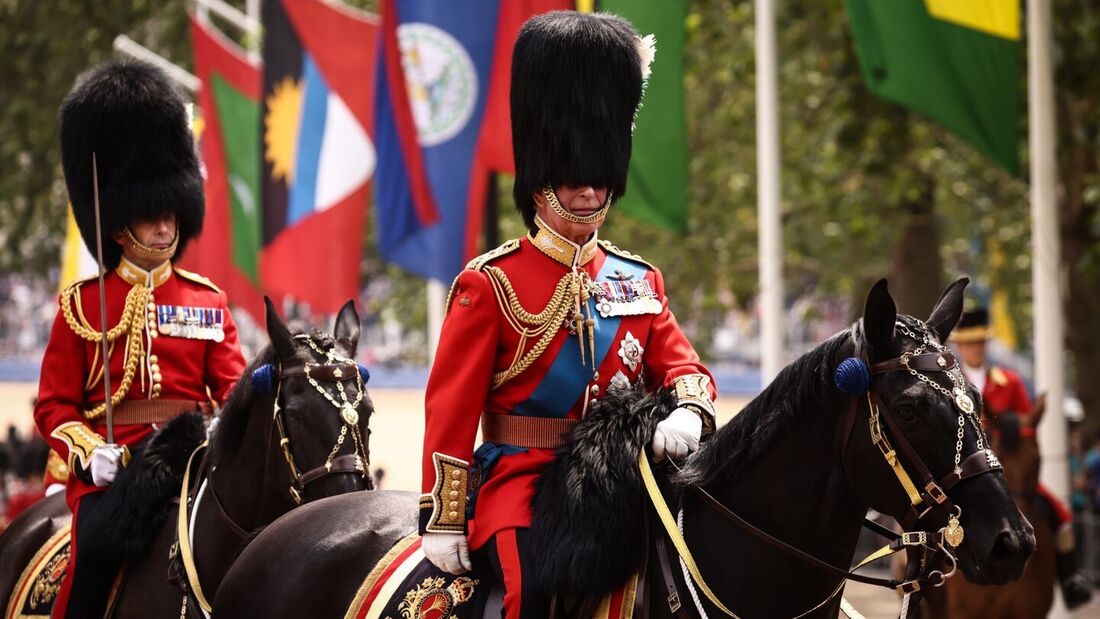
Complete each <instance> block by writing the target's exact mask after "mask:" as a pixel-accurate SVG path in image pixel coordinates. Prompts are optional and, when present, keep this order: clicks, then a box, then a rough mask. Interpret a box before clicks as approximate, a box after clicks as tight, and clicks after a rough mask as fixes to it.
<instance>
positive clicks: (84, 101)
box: [61, 61, 205, 269]
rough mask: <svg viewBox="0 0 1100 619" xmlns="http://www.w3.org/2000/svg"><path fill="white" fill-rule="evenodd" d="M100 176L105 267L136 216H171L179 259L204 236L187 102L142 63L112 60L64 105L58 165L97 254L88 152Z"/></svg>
mask: <svg viewBox="0 0 1100 619" xmlns="http://www.w3.org/2000/svg"><path fill="white" fill-rule="evenodd" d="M93 153H95V157H96V167H97V171H98V175H99V208H100V217H101V218H102V226H103V261H104V263H105V265H104V266H105V267H106V268H108V269H113V268H114V267H116V266H118V263H119V261H120V260H121V258H122V247H121V246H120V245H119V244H118V243H116V242H114V241H113V240H112V239H111V234H112V233H113V232H118V231H121V230H122V229H124V228H125V227H126V226H127V225H129V224H130V223H131V222H132V221H134V219H135V218H144V219H153V218H155V217H157V216H159V215H162V214H164V213H166V212H171V213H175V215H176V219H177V225H178V229H177V235H178V236H179V245H178V247H177V249H176V254H175V257H176V258H178V257H179V256H180V255H182V254H183V250H184V247H185V246H186V245H187V243H188V241H190V240H191V239H192V238H194V237H196V236H198V234H199V233H200V232H201V231H202V221H203V215H204V211H205V206H204V203H203V193H202V174H201V173H200V171H199V160H198V155H197V154H196V152H195V142H194V139H193V138H192V136H191V129H190V126H189V123H188V118H187V108H186V105H185V101H184V99H183V97H182V96H181V95H180V93H179V92H178V91H177V90H176V88H175V86H174V85H173V84H172V82H171V81H169V79H168V77H167V76H166V75H165V74H164V73H163V72H162V71H161V70H160V69H158V68H156V67H154V66H152V65H150V64H147V63H143V62H135V61H112V62H108V63H105V64H103V65H100V66H98V67H95V68H93V69H91V70H89V71H87V72H85V73H84V74H82V75H81V76H80V77H78V78H77V80H76V83H75V85H74V86H73V89H72V90H71V91H70V92H69V94H68V96H66V97H65V100H64V102H62V104H61V165H62V168H63V169H64V172H65V185H66V187H67V188H68V190H69V200H70V201H71V202H72V206H73V216H74V217H75V219H76V224H77V227H78V228H80V235H81V236H82V237H83V238H84V244H85V245H87V246H88V249H89V250H90V251H91V252H92V255H95V253H96V249H95V247H96V233H95V202H94V198H93V191H92V154H93Z"/></svg>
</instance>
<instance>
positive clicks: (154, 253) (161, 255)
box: [122, 227, 180, 260]
mask: <svg viewBox="0 0 1100 619" xmlns="http://www.w3.org/2000/svg"><path fill="white" fill-rule="evenodd" d="M122 232H123V234H125V235H126V244H127V245H129V246H130V247H132V248H133V249H134V250H135V251H136V252H137V253H138V254H140V255H141V256H142V257H143V258H148V259H150V260H167V259H169V258H171V257H172V256H174V255H176V248H177V247H179V244H180V235H179V232H177V233H176V238H174V239H172V244H171V245H169V246H168V247H165V248H164V249H154V248H152V247H149V246H148V245H146V244H144V243H142V242H141V241H139V240H137V237H136V236H134V233H133V232H130V228H129V227H126V228H123V229H122Z"/></svg>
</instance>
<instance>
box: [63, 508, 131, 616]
mask: <svg viewBox="0 0 1100 619" xmlns="http://www.w3.org/2000/svg"><path fill="white" fill-rule="evenodd" d="M102 498H103V493H102V492H95V493H92V494H89V495H87V496H85V497H84V498H82V499H80V507H79V508H78V509H77V519H76V557H75V559H76V560H75V562H74V563H73V576H72V579H73V583H72V586H71V588H70V589H69V603H68V606H67V607H66V608H65V618H66V619H84V618H85V617H87V618H89V619H102V618H103V615H104V613H105V612H106V610H107V599H108V597H109V596H110V593H111V585H113V584H114V580H115V576H117V575H118V570H119V568H120V567H121V563H120V562H119V561H118V560H112V559H111V558H109V557H104V556H102V555H103V553H101V552H99V549H98V548H96V547H95V546H96V544H95V542H94V540H93V539H92V538H91V531H92V530H93V528H94V524H93V523H94V520H95V519H94V517H93V514H94V513H95V510H96V507H97V506H98V505H99V502H100V500H101V499H102Z"/></svg>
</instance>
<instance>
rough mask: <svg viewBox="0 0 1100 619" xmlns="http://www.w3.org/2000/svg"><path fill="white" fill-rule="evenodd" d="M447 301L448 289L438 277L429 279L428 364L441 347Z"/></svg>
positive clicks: (432, 360) (433, 359)
mask: <svg viewBox="0 0 1100 619" xmlns="http://www.w3.org/2000/svg"><path fill="white" fill-rule="evenodd" d="M446 302H447V289H446V288H445V287H444V285H443V282H441V281H439V280H438V279H429V280H428V364H429V365H430V364H432V363H433V362H434V361H435V351H436V349H437V348H438V347H439V332H440V331H441V330H442V329H443V314H444V311H443V310H444V307H443V304H444V303H446Z"/></svg>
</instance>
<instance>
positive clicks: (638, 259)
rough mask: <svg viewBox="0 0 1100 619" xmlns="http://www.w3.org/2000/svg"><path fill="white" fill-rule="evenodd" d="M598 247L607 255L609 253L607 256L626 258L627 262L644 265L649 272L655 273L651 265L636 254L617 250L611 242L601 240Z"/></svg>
mask: <svg viewBox="0 0 1100 619" xmlns="http://www.w3.org/2000/svg"><path fill="white" fill-rule="evenodd" d="M600 247H602V248H604V250H606V251H607V253H609V254H615V255H616V256H618V257H620V258H626V259H627V260H633V261H634V262H638V263H641V264H643V265H645V266H646V267H647V268H649V269H650V270H651V271H656V270H657V269H656V268H655V267H654V266H653V265H652V264H650V263H648V262H646V261H645V260H644V259H642V257H641V256H639V255H638V254H632V253H630V252H628V251H626V250H625V249H619V248H618V247H615V246H614V245H612V244H611V241H608V240H604V239H601V240H600Z"/></svg>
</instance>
